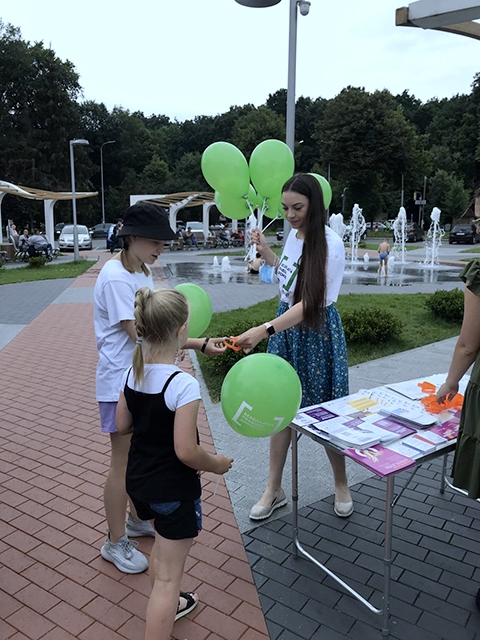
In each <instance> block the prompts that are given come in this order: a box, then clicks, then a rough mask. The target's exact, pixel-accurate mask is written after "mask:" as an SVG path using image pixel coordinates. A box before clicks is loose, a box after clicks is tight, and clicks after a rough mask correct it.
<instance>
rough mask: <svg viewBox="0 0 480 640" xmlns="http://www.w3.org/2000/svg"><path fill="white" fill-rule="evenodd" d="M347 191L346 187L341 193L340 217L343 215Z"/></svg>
mask: <svg viewBox="0 0 480 640" xmlns="http://www.w3.org/2000/svg"><path fill="white" fill-rule="evenodd" d="M347 191H348V187H345V188H344V190H343V191H342V215H345V194H346V193H347Z"/></svg>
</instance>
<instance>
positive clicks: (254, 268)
mask: <svg viewBox="0 0 480 640" xmlns="http://www.w3.org/2000/svg"><path fill="white" fill-rule="evenodd" d="M262 264H263V258H262V255H261V254H260V253H258V251H257V253H256V255H255V258H253V260H249V261H248V269H247V273H251V274H252V275H255V276H258V274H259V273H260V267H261V266H262Z"/></svg>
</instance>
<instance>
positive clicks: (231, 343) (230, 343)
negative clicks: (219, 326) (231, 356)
mask: <svg viewBox="0 0 480 640" xmlns="http://www.w3.org/2000/svg"><path fill="white" fill-rule="evenodd" d="M236 339H237V338H234V337H233V336H225V338H224V339H223V342H224V343H225V345H226V346H227V347H228V348H229V349H232V350H233V351H241V350H242V347H239V346H238V344H237V343H236V342H235V340H236Z"/></svg>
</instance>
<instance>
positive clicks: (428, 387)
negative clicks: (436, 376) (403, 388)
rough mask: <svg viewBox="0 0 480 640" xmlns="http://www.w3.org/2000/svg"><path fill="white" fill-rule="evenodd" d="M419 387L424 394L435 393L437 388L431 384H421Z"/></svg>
mask: <svg viewBox="0 0 480 640" xmlns="http://www.w3.org/2000/svg"><path fill="white" fill-rule="evenodd" d="M418 386H419V387H420V389H421V390H422V391H423V393H435V391H436V390H437V387H436V386H435V385H434V384H432V383H431V382H419V383H418Z"/></svg>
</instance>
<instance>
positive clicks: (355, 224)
mask: <svg viewBox="0 0 480 640" xmlns="http://www.w3.org/2000/svg"><path fill="white" fill-rule="evenodd" d="M366 228H367V223H366V222H365V218H364V217H363V213H362V209H360V207H359V206H358V204H354V205H353V209H352V219H351V220H350V229H348V230H347V233H348V236H349V244H350V262H351V264H352V266H353V263H354V262H357V261H358V245H359V243H360V240H361V239H362V236H363V234H364V233H365V230H366Z"/></svg>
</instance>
